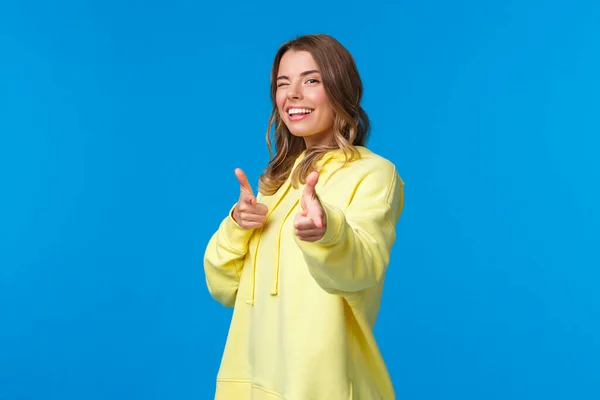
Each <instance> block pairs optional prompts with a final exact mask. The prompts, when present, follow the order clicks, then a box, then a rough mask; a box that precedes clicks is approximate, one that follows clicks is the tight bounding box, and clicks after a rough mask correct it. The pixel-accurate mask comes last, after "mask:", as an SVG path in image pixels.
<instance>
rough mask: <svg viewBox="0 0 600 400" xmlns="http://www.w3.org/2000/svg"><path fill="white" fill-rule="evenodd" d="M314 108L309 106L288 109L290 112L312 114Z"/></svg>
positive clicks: (291, 113)
mask: <svg viewBox="0 0 600 400" xmlns="http://www.w3.org/2000/svg"><path fill="white" fill-rule="evenodd" d="M312 111H313V110H309V109H308V108H290V109H289V110H288V114H290V115H294V114H310V113H311V112H312Z"/></svg>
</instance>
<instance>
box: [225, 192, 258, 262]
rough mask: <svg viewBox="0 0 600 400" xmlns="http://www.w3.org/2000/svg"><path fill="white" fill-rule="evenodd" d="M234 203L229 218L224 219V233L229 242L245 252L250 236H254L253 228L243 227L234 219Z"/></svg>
mask: <svg viewBox="0 0 600 400" xmlns="http://www.w3.org/2000/svg"><path fill="white" fill-rule="evenodd" d="M236 205H237V203H236V204H234V205H233V207H231V209H230V210H229V214H228V215H227V218H225V219H224V220H223V223H222V224H221V227H222V229H223V233H224V236H225V239H226V240H227V241H228V242H229V244H230V245H231V247H233V248H235V249H237V250H239V251H240V252H245V251H246V250H245V249H246V244H247V242H248V239H250V236H252V231H253V230H252V229H244V228H242V227H241V226H240V225H239V224H238V223H237V222H236V221H235V219H233V210H234V209H235V206H236Z"/></svg>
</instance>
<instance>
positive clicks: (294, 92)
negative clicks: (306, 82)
mask: <svg viewBox="0 0 600 400" xmlns="http://www.w3.org/2000/svg"><path fill="white" fill-rule="evenodd" d="M287 98H288V99H289V100H301V99H302V90H301V89H300V88H299V87H298V85H297V84H295V85H290V87H289V90H288V92H287Z"/></svg>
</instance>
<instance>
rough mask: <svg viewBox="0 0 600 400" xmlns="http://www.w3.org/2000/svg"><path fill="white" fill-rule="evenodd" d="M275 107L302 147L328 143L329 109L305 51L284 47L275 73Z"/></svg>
mask: <svg viewBox="0 0 600 400" xmlns="http://www.w3.org/2000/svg"><path fill="white" fill-rule="evenodd" d="M276 84H277V94H276V100H277V108H278V110H279V115H281V118H282V119H283V122H284V123H285V125H286V126H287V127H288V129H289V130H290V132H291V133H292V134H293V135H294V136H300V137H303V138H304V140H305V141H306V146H307V147H311V146H314V145H316V144H326V143H327V144H329V143H330V142H331V141H332V139H333V109H332V107H331V102H330V101H329V98H328V97H327V94H326V93H325V87H324V86H323V82H322V80H321V73H320V72H319V68H318V67H317V63H316V62H315V60H314V59H313V57H312V55H311V54H310V53H309V52H307V51H293V50H288V51H287V52H286V53H285V54H284V55H283V57H282V58H281V62H280V63H279V70H278V73H277V82H276Z"/></svg>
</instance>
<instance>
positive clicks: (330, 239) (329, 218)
mask: <svg viewBox="0 0 600 400" xmlns="http://www.w3.org/2000/svg"><path fill="white" fill-rule="evenodd" d="M321 205H322V206H323V210H324V211H325V221H326V223H327V229H326V230H325V235H323V237H322V238H321V239H319V240H317V241H316V242H314V244H317V245H319V246H330V245H332V244H334V243H335V242H337V241H338V240H339V238H340V236H341V235H342V232H343V230H344V226H345V224H346V217H345V216H344V213H343V212H342V210H340V209H339V208H337V207H334V206H332V205H329V204H327V203H324V202H323V201H321Z"/></svg>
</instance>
